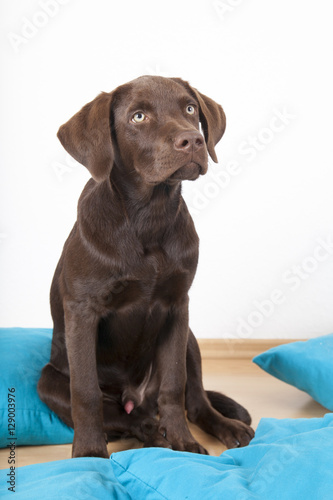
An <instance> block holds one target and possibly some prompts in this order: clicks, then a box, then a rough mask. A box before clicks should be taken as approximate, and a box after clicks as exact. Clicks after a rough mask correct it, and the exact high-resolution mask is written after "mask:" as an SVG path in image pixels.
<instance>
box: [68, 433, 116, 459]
mask: <svg viewBox="0 0 333 500" xmlns="http://www.w3.org/2000/svg"><path fill="white" fill-rule="evenodd" d="M72 457H73V458H78V457H100V458H109V454H108V450H107V446H106V441H105V439H104V438H103V437H102V438H101V437H99V438H96V439H89V437H87V439H86V440H82V439H75V436H74V441H73V448H72Z"/></svg>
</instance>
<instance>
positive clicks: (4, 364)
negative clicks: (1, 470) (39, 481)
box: [0, 328, 74, 448]
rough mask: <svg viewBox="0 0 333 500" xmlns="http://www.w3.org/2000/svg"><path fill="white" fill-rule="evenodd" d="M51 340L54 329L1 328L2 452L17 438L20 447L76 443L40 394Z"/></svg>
mask: <svg viewBox="0 0 333 500" xmlns="http://www.w3.org/2000/svg"><path fill="white" fill-rule="evenodd" d="M51 339H52V330H51V329H46V328H0V367H1V379H0V429H1V434H0V447H1V448H4V447H6V446H7V445H8V443H9V442H10V441H13V440H14V439H15V438H16V440H15V442H16V445H17V446H18V445H41V444H63V443H71V442H72V441H73V435H74V431H73V429H71V428H69V427H67V425H65V424H64V423H63V422H62V420H60V418H59V417H58V416H57V415H56V414H55V413H54V412H53V411H51V410H50V409H49V408H48V406H46V404H44V403H43V402H42V401H41V400H40V398H39V396H38V393H37V382H38V380H39V377H40V373H41V370H42V368H43V366H44V365H45V364H46V363H47V362H48V361H49V359H50V352H51ZM13 405H15V406H13ZM13 411H14V412H15V416H14V414H13ZM14 426H15V427H14Z"/></svg>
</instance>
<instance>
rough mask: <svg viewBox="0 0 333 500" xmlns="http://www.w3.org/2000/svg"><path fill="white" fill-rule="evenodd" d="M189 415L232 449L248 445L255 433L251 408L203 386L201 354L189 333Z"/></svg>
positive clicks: (187, 396)
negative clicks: (249, 410)
mask: <svg viewBox="0 0 333 500" xmlns="http://www.w3.org/2000/svg"><path fill="white" fill-rule="evenodd" d="M186 363H187V384H186V409H187V418H188V419H189V421H190V422H192V423H194V424H197V425H198V426H199V427H200V428H201V429H202V430H204V431H205V432H207V433H208V434H212V435H213V436H215V437H217V438H218V439H219V440H220V441H222V442H223V443H224V444H225V445H226V446H227V447H228V448H234V447H237V446H245V445H247V444H248V443H249V441H250V440H251V439H252V437H253V435H254V432H253V430H252V429H251V428H250V427H249V426H248V424H249V423H250V422H251V418H250V415H249V414H248V412H247V410H245V408H243V407H242V406H241V405H239V404H238V403H236V401H233V400H232V399H230V398H228V397H227V396H224V395H223V394H219V393H217V392H213V391H208V392H206V391H205V390H204V388H203V385H202V370H201V355H200V350H199V346H198V343H197V341H196V339H195V337H194V335H193V333H192V332H191V330H190V332H189V339H188V345H187V355H186Z"/></svg>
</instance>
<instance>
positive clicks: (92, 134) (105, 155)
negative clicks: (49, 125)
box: [58, 92, 114, 182]
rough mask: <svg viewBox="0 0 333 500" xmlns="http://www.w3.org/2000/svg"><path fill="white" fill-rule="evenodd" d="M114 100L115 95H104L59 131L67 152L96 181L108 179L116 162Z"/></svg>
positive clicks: (87, 105)
mask: <svg viewBox="0 0 333 500" xmlns="http://www.w3.org/2000/svg"><path fill="white" fill-rule="evenodd" d="M111 101H112V93H105V92H102V93H101V94H100V95H98V96H97V97H96V98H95V99H94V100H93V101H91V102H89V103H88V104H86V105H85V106H84V107H83V108H82V109H81V110H80V111H79V112H78V113H76V114H75V115H74V116H73V117H72V118H71V119H70V120H68V122H66V123H65V124H64V125H62V126H61V127H60V129H59V131H58V139H59V140H60V142H61V144H62V145H63V147H64V148H65V149H66V151H67V152H68V153H69V154H70V155H71V156H73V158H75V160H77V161H78V162H80V163H82V165H84V166H85V167H87V169H88V170H89V172H90V173H91V175H92V177H93V178H94V179H95V181H97V182H100V181H103V180H105V179H107V178H108V176H109V175H110V172H111V168H112V163H113V156H114V155H113V148H112V142H111V128H110V113H111Z"/></svg>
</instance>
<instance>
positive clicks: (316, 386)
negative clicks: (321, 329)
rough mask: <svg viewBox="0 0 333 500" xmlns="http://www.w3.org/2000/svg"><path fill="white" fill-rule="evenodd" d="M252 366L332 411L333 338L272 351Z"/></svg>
mask: <svg viewBox="0 0 333 500" xmlns="http://www.w3.org/2000/svg"><path fill="white" fill-rule="evenodd" d="M253 362H254V363H256V364H257V365H258V366H260V368H262V369H263V370H265V371H266V372H267V373H269V374H271V375H273V376H274V377H276V378H278V379H280V380H283V382H287V383H288V384H291V385H294V386H295V387H297V388H298V389H300V390H302V391H305V392H307V393H308V394H310V395H311V396H312V397H313V399H315V400H316V401H318V403H320V404H321V405H323V406H324V407H325V408H328V409H329V410H331V411H333V334H330V335H324V336H323V337H317V338H314V339H310V340H306V341H299V342H292V343H290V344H283V345H281V346H278V347H273V348H272V349H269V350H268V351H266V352H264V353H262V354H259V356H256V357H255V358H253Z"/></svg>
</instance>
